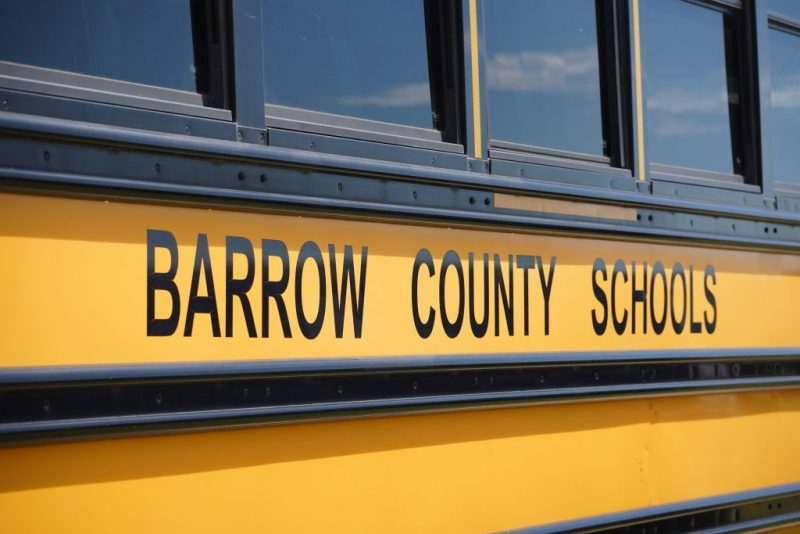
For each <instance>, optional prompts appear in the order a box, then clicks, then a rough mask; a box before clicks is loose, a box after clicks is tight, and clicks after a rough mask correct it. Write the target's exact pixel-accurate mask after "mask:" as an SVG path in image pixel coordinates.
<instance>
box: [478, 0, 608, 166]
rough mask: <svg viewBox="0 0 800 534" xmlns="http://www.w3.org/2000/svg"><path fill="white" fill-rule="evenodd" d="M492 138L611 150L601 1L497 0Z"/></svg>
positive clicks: (489, 30) (491, 33)
mask: <svg viewBox="0 0 800 534" xmlns="http://www.w3.org/2000/svg"><path fill="white" fill-rule="evenodd" d="M485 16H486V52H487V56H488V58H487V59H488V63H487V66H486V72H487V81H488V86H489V131H490V136H491V137H492V139H496V140H502V141H511V142H515V143H522V144H526V145H534V146H540V147H547V148H555V149H560V150H569V151H574V152H583V153H587V154H595V155H603V153H604V146H603V123H602V107H601V97H600V81H599V69H598V63H599V61H598V53H597V27H596V25H597V22H596V8H595V2H594V0H537V1H530V0H489V1H488V2H487V3H486V5H485Z"/></svg>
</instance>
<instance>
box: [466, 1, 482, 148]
mask: <svg viewBox="0 0 800 534" xmlns="http://www.w3.org/2000/svg"><path fill="white" fill-rule="evenodd" d="M469 52H470V55H469V57H470V64H471V65H472V69H471V77H472V138H473V144H474V147H475V152H474V155H475V157H476V158H482V157H483V130H482V129H481V82H480V63H479V62H478V61H479V56H480V55H479V54H478V7H477V0H469Z"/></svg>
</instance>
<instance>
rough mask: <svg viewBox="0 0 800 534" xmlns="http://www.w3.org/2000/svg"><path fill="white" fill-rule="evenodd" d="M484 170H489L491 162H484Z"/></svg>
mask: <svg viewBox="0 0 800 534" xmlns="http://www.w3.org/2000/svg"><path fill="white" fill-rule="evenodd" d="M483 168H484V169H486V170H487V171H488V170H489V162H488V161H484V162H483Z"/></svg>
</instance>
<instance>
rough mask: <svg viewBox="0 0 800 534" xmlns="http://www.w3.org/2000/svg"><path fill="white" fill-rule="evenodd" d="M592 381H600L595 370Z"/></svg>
mask: <svg viewBox="0 0 800 534" xmlns="http://www.w3.org/2000/svg"><path fill="white" fill-rule="evenodd" d="M594 381H595V382H599V381H600V373H597V372H595V374H594Z"/></svg>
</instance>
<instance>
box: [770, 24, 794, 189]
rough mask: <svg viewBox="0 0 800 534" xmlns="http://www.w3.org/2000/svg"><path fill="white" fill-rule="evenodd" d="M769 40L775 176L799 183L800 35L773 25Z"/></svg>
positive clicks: (773, 166) (771, 122)
mask: <svg viewBox="0 0 800 534" xmlns="http://www.w3.org/2000/svg"><path fill="white" fill-rule="evenodd" d="M769 41H770V42H769V49H770V66H771V73H770V74H771V77H772V89H771V91H770V104H771V106H772V113H771V114H770V129H771V133H772V138H771V143H772V170H773V176H774V177H775V179H777V180H783V181H792V182H794V183H796V184H798V185H800V150H798V140H800V35H795V34H791V33H787V32H784V31H781V30H777V29H771V30H770V31H769Z"/></svg>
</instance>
